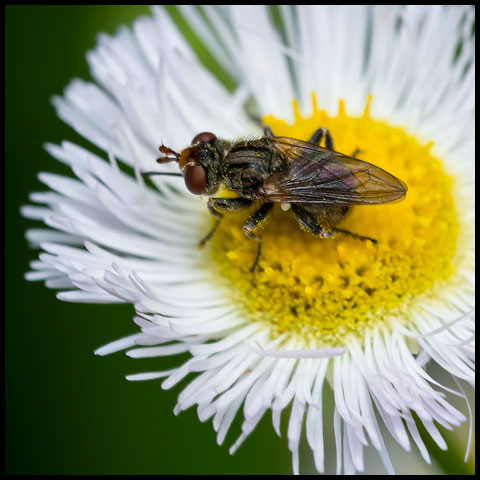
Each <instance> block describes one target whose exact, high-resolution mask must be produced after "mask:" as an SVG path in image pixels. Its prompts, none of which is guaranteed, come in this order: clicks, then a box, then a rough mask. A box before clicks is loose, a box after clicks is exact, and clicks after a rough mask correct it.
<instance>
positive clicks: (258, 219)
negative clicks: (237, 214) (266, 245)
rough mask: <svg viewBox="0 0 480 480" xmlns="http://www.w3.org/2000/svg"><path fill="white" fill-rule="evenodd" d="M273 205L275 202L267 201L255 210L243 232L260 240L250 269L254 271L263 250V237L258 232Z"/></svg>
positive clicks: (251, 237) (252, 238)
mask: <svg viewBox="0 0 480 480" xmlns="http://www.w3.org/2000/svg"><path fill="white" fill-rule="evenodd" d="M272 207H273V203H271V202H270V203H268V202H265V203H264V204H263V205H262V206H261V207H260V208H259V209H258V210H256V211H255V213H254V214H253V215H252V216H251V217H250V218H249V219H248V220H247V222H246V223H245V225H244V226H243V233H245V235H246V236H247V237H248V238H250V239H251V240H255V241H257V242H258V249H257V255H256V256H255V260H254V262H253V265H252V266H251V267H250V271H251V272H252V273H253V272H254V271H255V267H256V266H257V263H258V260H259V259H260V253H261V251H262V237H261V236H259V235H257V234H256V232H257V231H258V229H259V228H261V227H262V226H263V225H264V224H265V222H266V220H267V217H268V214H269V213H270V211H271V209H272Z"/></svg>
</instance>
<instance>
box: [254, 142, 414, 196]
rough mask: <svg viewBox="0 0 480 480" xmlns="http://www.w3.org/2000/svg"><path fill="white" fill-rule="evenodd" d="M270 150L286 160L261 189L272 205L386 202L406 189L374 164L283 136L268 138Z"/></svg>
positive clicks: (403, 192)
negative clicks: (284, 203) (274, 203)
mask: <svg viewBox="0 0 480 480" xmlns="http://www.w3.org/2000/svg"><path fill="white" fill-rule="evenodd" d="M270 141H271V142H272V143H271V146H272V148H273V149H274V150H275V151H276V152H277V153H278V154H279V155H281V156H282V157H283V158H284V159H285V160H286V167H285V168H284V169H282V171H280V172H277V173H274V174H273V175H271V176H270V177H269V178H268V180H267V181H266V182H265V183H264V184H263V186H262V187H261V189H260V194H261V196H262V198H264V199H266V200H268V201H272V202H292V203H328V204H331V203H341V204H348V205H362V204H376V203H387V202H393V201H395V200H398V199H400V198H401V197H403V196H404V195H405V194H406V192H407V186H406V185H405V184H404V183H403V182H402V181H401V180H399V179H398V178H396V177H394V176H393V175H391V174H390V173H388V172H386V171H385V170H382V169H381V168H379V167H376V166H375V165H372V164H370V163H368V162H364V161H362V160H357V159H355V158H352V157H348V156H347V155H343V154H341V153H338V152H333V151H331V150H327V149H325V148H322V147H318V146H316V145H313V144H311V143H308V142H302V141H301V140H296V139H292V138H286V137H270Z"/></svg>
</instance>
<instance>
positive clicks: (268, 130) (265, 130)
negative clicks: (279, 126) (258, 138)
mask: <svg viewBox="0 0 480 480" xmlns="http://www.w3.org/2000/svg"><path fill="white" fill-rule="evenodd" d="M263 134H264V135H265V136H266V137H274V136H275V135H274V134H273V132H272V129H271V128H270V127H269V126H268V125H266V126H265V127H263Z"/></svg>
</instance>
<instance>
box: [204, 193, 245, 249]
mask: <svg viewBox="0 0 480 480" xmlns="http://www.w3.org/2000/svg"><path fill="white" fill-rule="evenodd" d="M251 204H252V201H251V200H248V199H246V198H209V199H208V203H207V206H208V211H209V212H210V214H211V215H212V217H214V218H215V223H214V224H213V227H212V229H211V230H210V231H209V232H208V233H207V235H205V237H203V238H202V240H200V242H198V248H203V247H204V246H205V244H206V243H207V242H208V240H210V239H211V238H212V235H213V234H214V233H215V230H217V228H218V225H219V224H220V220H221V219H222V217H223V213H221V212H235V211H237V210H242V209H243V208H247V207H249V206H250V205H251Z"/></svg>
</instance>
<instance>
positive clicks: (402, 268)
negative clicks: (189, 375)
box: [208, 96, 459, 348]
mask: <svg viewBox="0 0 480 480" xmlns="http://www.w3.org/2000/svg"><path fill="white" fill-rule="evenodd" d="M371 101H372V98H371V97H369V98H368V100H367V102H366V107H365V109H364V112H363V114H362V115H359V116H350V115H348V114H347V112H346V108H345V103H344V102H343V101H340V103H339V108H338V113H337V115H336V116H332V115H329V114H327V113H326V111H324V110H321V109H319V108H318V107H317V102H316V99H315V97H313V96H312V102H313V113H312V114H311V115H310V116H308V117H306V116H303V115H302V114H301V113H300V111H299V108H298V106H297V104H296V103H294V105H293V108H294V113H295V115H294V122H293V124H291V125H290V124H287V122H285V121H284V120H281V119H277V118H275V117H273V116H271V115H270V116H266V117H264V119H263V122H264V124H265V125H268V126H270V128H271V129H272V131H273V132H274V134H275V135H276V136H286V137H292V138H297V139H301V140H308V139H309V138H310V136H311V135H312V134H313V133H314V132H315V131H316V130H317V129H318V128H319V127H325V128H327V129H328V130H330V133H331V135H332V138H333V141H334V147H335V150H337V151H339V152H342V153H344V154H346V155H352V154H353V153H354V152H355V156H356V158H358V159H360V160H365V161H367V162H369V163H371V164H373V165H376V166H378V167H380V168H382V169H384V170H386V171H387V172H389V173H391V174H392V175H394V176H395V177H397V178H399V179H401V180H402V181H403V182H405V184H406V185H407V186H408V193H407V195H406V198H405V199H403V200H402V201H400V202H396V203H393V204H385V205H365V206H363V205H362V206H354V207H352V208H351V209H350V211H349V213H348V214H347V215H346V216H345V217H344V218H343V219H342V220H341V222H340V223H338V224H337V225H336V227H338V228H339V229H343V230H348V231H350V232H354V233H355V234H358V235H360V236H361V237H369V238H371V239H375V240H376V243H374V242H372V241H369V240H366V239H364V238H363V239H360V238H355V237H351V236H348V235H337V236H336V237H335V238H328V239H321V238H317V237H314V236H313V235H311V234H309V233H308V232H305V231H303V230H302V229H300V228H299V226H298V224H297V223H296V222H295V220H294V216H293V213H292V209H288V208H285V206H284V205H283V208H282V204H281V203H278V205H275V207H274V208H273V213H272V214H271V218H270V221H269V222H268V223H267V224H266V225H265V227H263V226H262V228H259V230H258V232H256V233H258V234H259V235H261V236H262V246H261V254H260V257H259V260H258V264H257V266H256V269H255V271H254V272H253V273H252V272H251V271H250V268H251V266H252V264H253V262H254V260H255V258H256V255H257V251H258V243H257V242H255V241H252V240H250V239H248V238H247V237H246V236H245V235H244V233H243V230H242V227H243V225H244V223H245V222H246V220H247V219H248V217H249V216H250V215H251V214H252V213H253V212H254V211H255V207H256V208H258V205H254V206H253V207H252V208H251V209H249V210H247V211H242V212H236V213H227V214H225V216H224V218H223V219H222V221H221V222H220V225H219V227H218V229H217V231H216V232H215V235H213V237H212V240H211V246H210V251H209V254H208V255H209V257H210V258H212V259H213V260H214V261H213V262H212V261H211V260H210V261H209V264H210V265H212V269H213V273H214V277H215V278H216V279H217V282H218V285H219V287H221V288H223V289H225V291H226V292H227V295H229V296H230V297H231V300H232V303H234V304H236V305H237V306H238V307H239V308H240V309H242V311H243V312H244V314H245V318H246V319H247V320H250V321H252V322H254V321H263V322H265V323H266V324H268V326H269V327H270V329H271V332H272V333H273V335H275V334H281V333H291V334H292V335H293V334H294V335H300V336H302V337H303V338H305V340H306V343H308V344H309V345H311V342H312V340H313V341H314V342H315V344H316V345H317V346H318V347H319V348H321V347H323V346H327V345H328V346H341V345H342V344H344V343H345V340H346V337H347V336H351V335H355V336H361V335H363V334H364V332H365V330H366V329H367V328H370V327H373V326H375V325H376V324H379V323H383V324H385V326H386V328H388V326H389V325H390V322H391V321H392V320H391V319H392V318H395V321H400V322H403V323H405V324H408V322H412V321H413V319H412V318H411V316H410V315H409V314H408V312H409V311H410V308H409V307H410V304H411V302H413V301H414V300H415V297H417V296H419V295H423V294H428V292H429V291H430V290H431V289H432V288H433V286H434V285H435V284H436V283H437V282H439V281H440V282H441V281H444V280H446V279H447V278H448V277H449V276H450V275H452V273H453V272H454V263H455V262H454V261H453V259H454V256H455V252H456V244H457V237H458V231H459V226H458V222H457V215H456V210H455V203H454V200H453V196H452V188H453V178H452V177H450V176H449V175H448V174H447V173H446V172H445V171H444V169H443V168H442V162H441V160H440V159H438V158H436V157H435V156H434V155H433V154H432V146H433V144H432V143H431V142H430V143H427V144H422V143H420V142H419V141H418V140H417V139H416V138H415V137H413V136H411V135H409V134H407V133H406V132H405V131H404V130H403V129H402V128H398V127H395V126H392V125H389V124H388V123H387V122H385V121H381V120H374V119H372V118H371V116H370V103H371Z"/></svg>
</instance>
